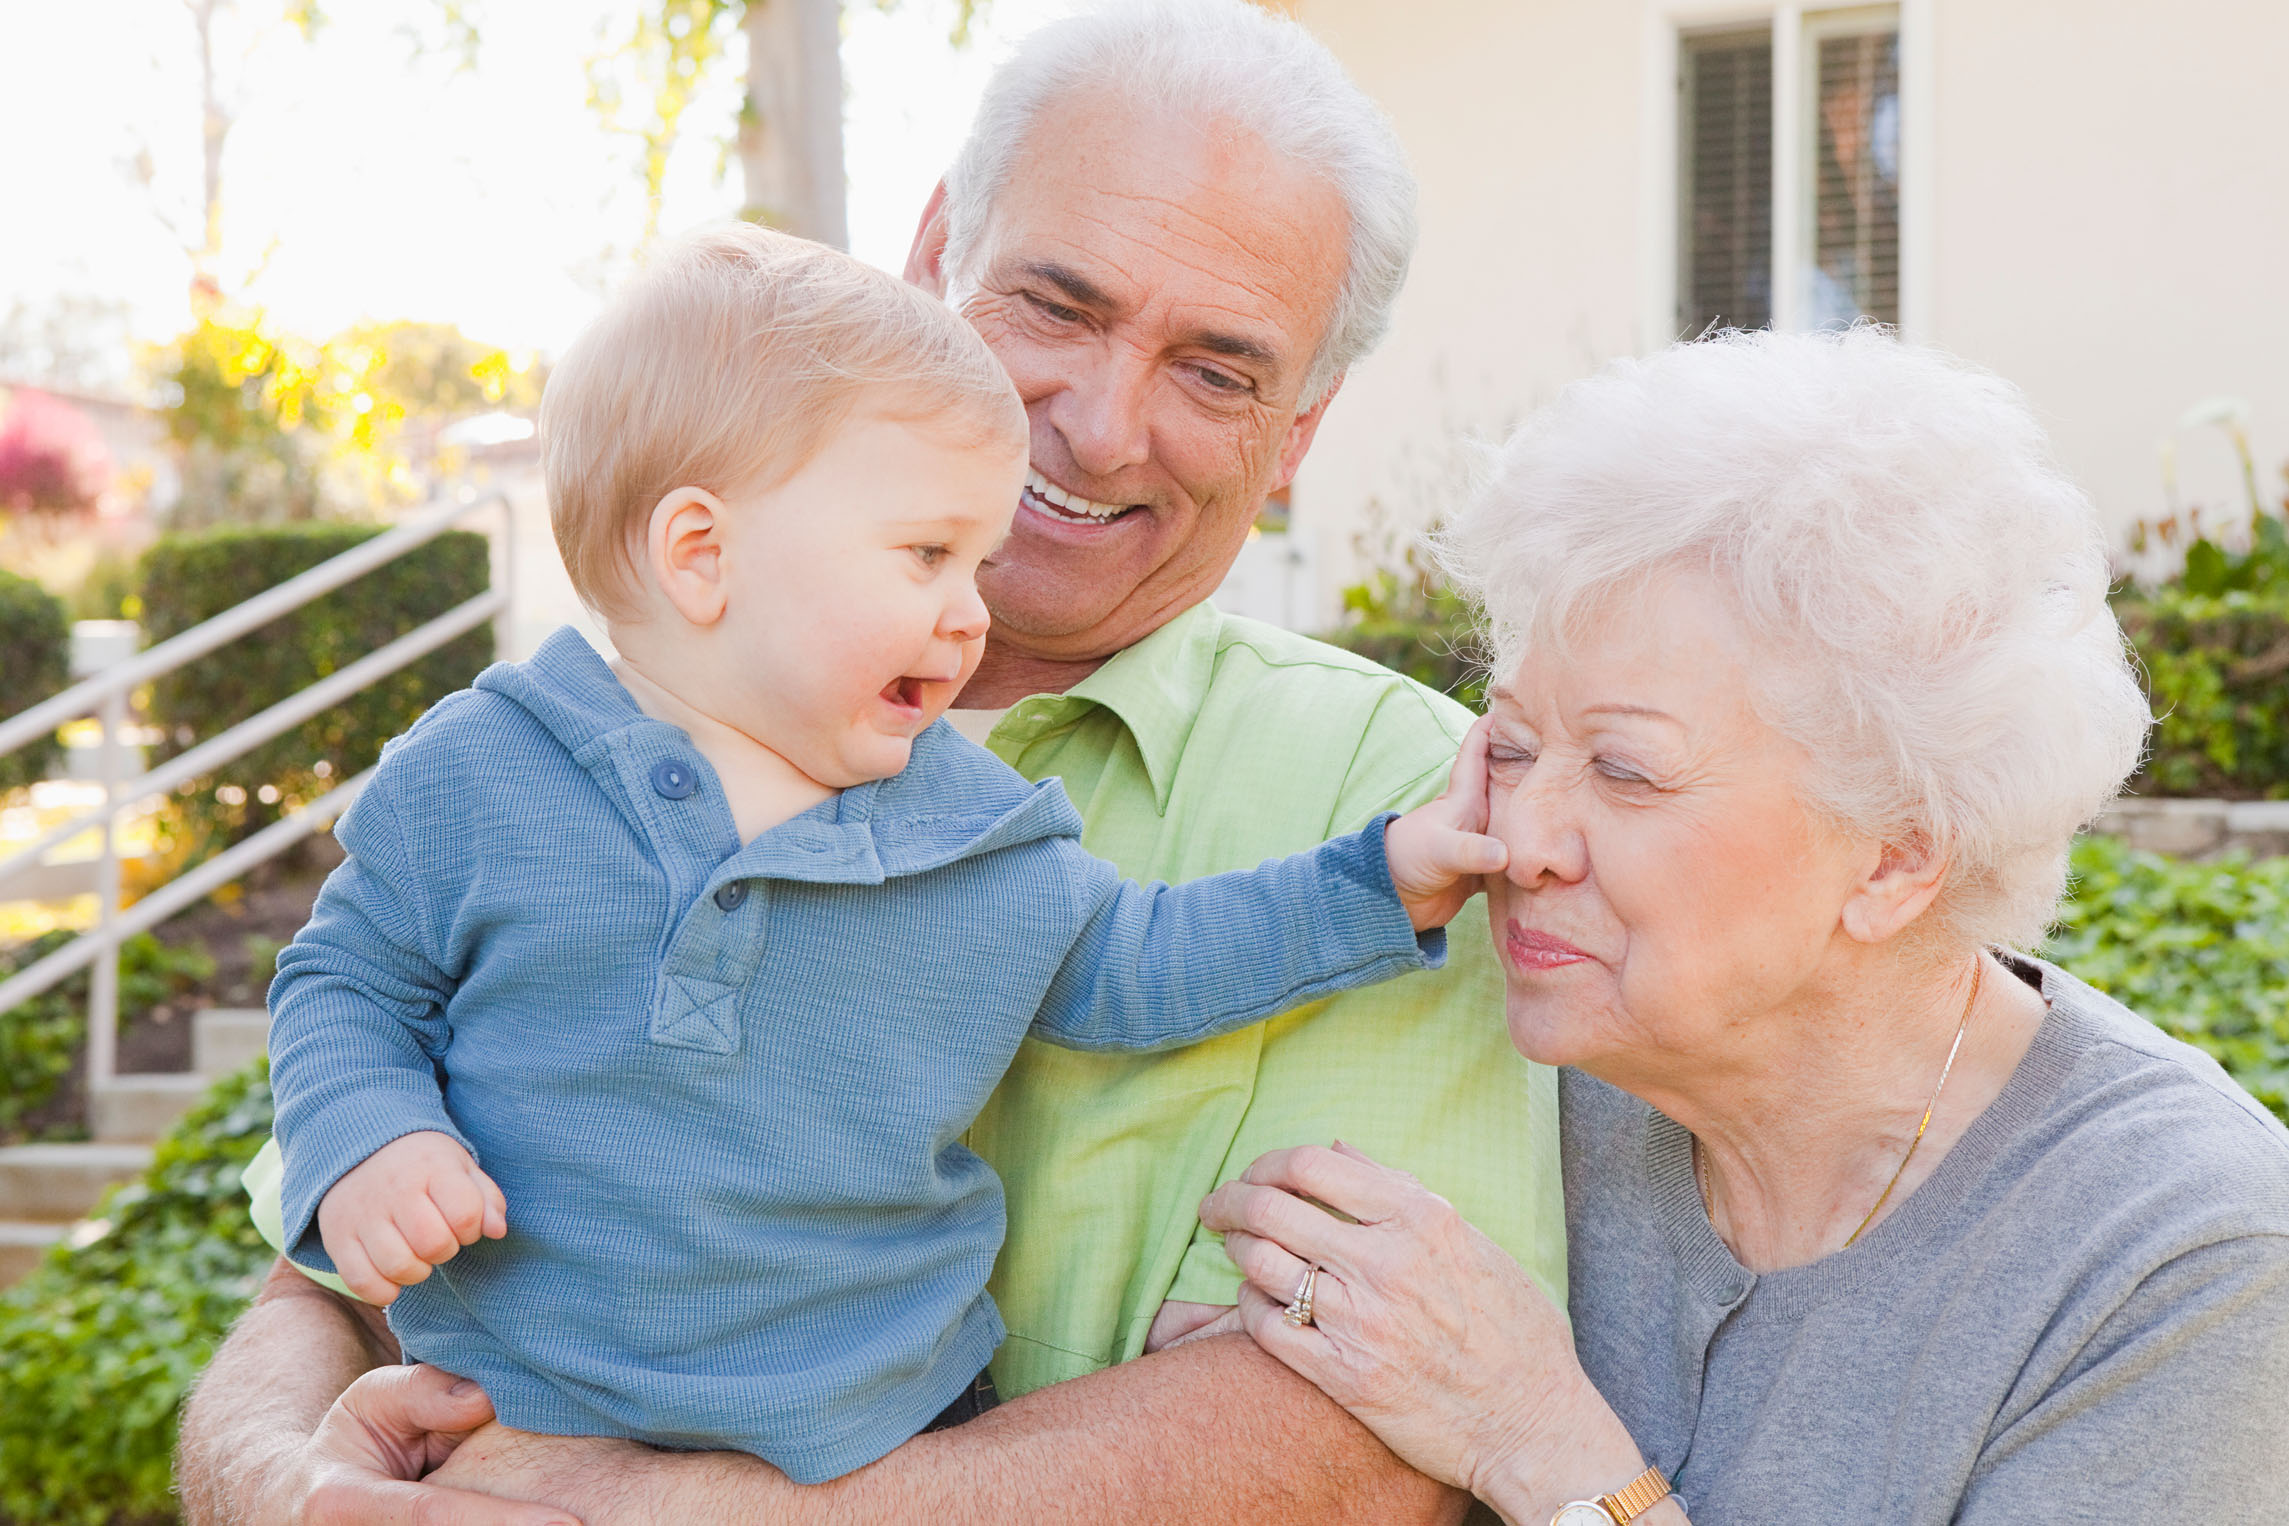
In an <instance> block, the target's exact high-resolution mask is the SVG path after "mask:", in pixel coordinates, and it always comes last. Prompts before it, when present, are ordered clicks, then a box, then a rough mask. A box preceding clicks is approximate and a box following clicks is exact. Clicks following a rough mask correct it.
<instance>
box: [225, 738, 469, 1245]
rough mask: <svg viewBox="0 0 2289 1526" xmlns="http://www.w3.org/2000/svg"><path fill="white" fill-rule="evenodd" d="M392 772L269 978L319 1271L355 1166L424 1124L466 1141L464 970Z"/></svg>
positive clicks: (297, 1188)
mask: <svg viewBox="0 0 2289 1526" xmlns="http://www.w3.org/2000/svg"><path fill="white" fill-rule="evenodd" d="M388 783H389V769H388V765H387V764H386V763H385V764H384V765H383V769H382V772H381V774H380V775H378V776H377V777H376V778H375V779H374V780H373V781H372V782H371V783H369V784H368V785H367V786H366V788H365V789H364V791H363V792H362V793H361V794H360V795H359V797H358V799H357V802H356V803H355V804H354V805H353V806H352V807H351V808H350V811H349V813H348V814H347V815H346V816H344V817H343V819H342V822H341V825H340V827H339V828H338V829H337V833H336V835H337V837H338V838H339V839H340V841H341V843H342V846H343V848H344V849H346V850H347V852H348V857H347V858H346V859H345V860H344V861H343V863H342V865H341V867H340V868H338V869H336V870H335V871H334V872H333V874H332V875H330V876H329V877H328V878H327V880H326V885H325V888H324V889H323V890H321V891H320V892H319V894H318V904H317V906H316V907H315V908H314V909H313V910H312V911H311V914H310V921H309V925H307V926H306V927H304V928H303V929H302V931H301V932H300V933H299V934H298V935H297V936H296V937H295V939H294V941H293V943H291V944H289V945H288V946H287V948H286V951H285V952H284V953H282V954H280V955H279V956H278V978H277V979H276V980H274V981H273V982H272V983H271V987H270V1085H271V1091H272V1093H273V1095H274V1096H275V1098H276V1101H277V1110H278V1119H277V1125H276V1129H277V1136H278V1143H279V1148H280V1150H281V1152H282V1153H283V1155H284V1158H285V1162H286V1172H285V1183H284V1188H283V1198H284V1202H283V1205H282V1206H283V1217H284V1220H285V1226H284V1227H285V1247H286V1254H287V1255H288V1256H289V1257H291V1258H292V1259H293V1260H294V1261H295V1262H296V1263H298V1264H299V1265H301V1266H303V1267H306V1268H309V1269H311V1270H315V1271H322V1272H331V1271H334V1270H336V1268H335V1266H334V1264H333V1262H332V1260H331V1259H330V1258H328V1256H327V1255H326V1252H325V1248H324V1247H323V1246H322V1245H321V1244H320V1243H319V1238H318V1232H317V1222H316V1221H317V1216H318V1204H319V1201H320V1200H321V1199H323V1198H324V1197H325V1195H326V1193H327V1192H328V1191H329V1190H330V1189H331V1188H332V1187H333V1185H334V1183H336V1182H337V1181H340V1180H341V1179H342V1177H343V1175H344V1174H345V1173H347V1172H348V1171H349V1170H350V1169H351V1168H352V1167H354V1166H356V1165H357V1164H358V1163H359V1162H360V1161H363V1160H364V1159H365V1158H366V1157H367V1156H369V1155H371V1154H373V1153H374V1151H376V1150H378V1149H380V1148H381V1147H382V1146H383V1145H386V1144H388V1143H389V1142H390V1141H391V1140H393V1139H398V1138H401V1137H403V1136H404V1135H407V1134H415V1133H420V1132H421V1131H423V1130H426V1129H434V1130H436V1131H437V1132H438V1133H440V1134H446V1135H450V1136H451V1137H452V1138H453V1139H454V1140H456V1141H458V1142H459V1143H460V1145H461V1147H462V1148H463V1149H469V1142H468V1140H466V1139H464V1138H463V1137H462V1135H461V1131H460V1130H459V1129H457V1128H455V1127H454V1125H453V1120H452V1119H451V1118H450V1117H448V1116H447V1114H446V1111H445V1099H444V1095H443V1093H442V1092H441V1091H440V1089H439V1087H438V1082H437V1061H438V1058H439V1057H440V1056H442V1055H443V1054H444V1052H445V1046H446V1043H447V1041H448V1039H449V1038H450V1036H451V1035H450V1030H449V1029H448V1027H447V1024H446V1019H445V1004H446V1002H447V1001H448V1000H449V999H450V998H451V997H452V994H453V989H454V982H453V980H452V979H451V978H450V977H449V976H448V974H447V973H446V971H445V970H444V969H442V968H441V967H440V956H439V954H438V953H437V952H436V942H437V939H436V937H435V934H434V929H433V927H432V926H431V924H430V920H429V918H428V916H427V915H426V911H425V907H426V905H427V904H428V898H427V897H425V896H424V895H423V893H422V888H423V887H422V885H421V883H420V870H419V868H418V867H417V863H421V862H429V863H432V864H434V860H432V859H431V857H430V855H427V854H422V855H418V856H417V855H416V854H414V853H412V852H409V850H408V845H407V843H406V841H405V836H404V832H403V830H402V828H401V826H400V824H399V819H398V816H397V813H396V811H395V810H394V809H393V808H392V806H391V804H390V799H389V796H388V793H387V786H388ZM470 1153H471V1155H472V1156H473V1155H474V1154H475V1153H476V1152H475V1151H474V1150H471V1151H470Z"/></svg>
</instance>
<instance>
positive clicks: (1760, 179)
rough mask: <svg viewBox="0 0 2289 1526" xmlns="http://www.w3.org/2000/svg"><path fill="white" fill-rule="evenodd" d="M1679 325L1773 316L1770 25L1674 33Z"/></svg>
mask: <svg viewBox="0 0 2289 1526" xmlns="http://www.w3.org/2000/svg"><path fill="white" fill-rule="evenodd" d="M1679 41H1680V48H1679V53H1680V58H1679V63H1680V65H1681V67H1680V70H1679V75H1678V91H1679V101H1678V112H1677V121H1678V127H1679V130H1680V136H1681V137H1682V139H1683V142H1682V143H1680V144H1679V162H1678V170H1679V173H1678V177H1677V182H1678V191H1679V201H1680V203H1681V205H1680V206H1679V208H1678V217H1677V227H1678V235H1679V245H1680V247H1679V249H1678V260H1677V274H1678V294H1677V296H1678V300H1677V317H1678V332H1679V336H1680V337H1682V338H1687V339H1690V338H1693V337H1695V336H1697V335H1699V334H1701V333H1702V332H1703V331H1705V330H1706V329H1708V328H1709V327H1710V326H1711V325H1715V326H1718V327H1722V328H1742V329H1759V328H1764V327H1765V326H1767V325H1768V324H1770V323H1771V322H1772V32H1771V29H1770V28H1764V27H1760V28H1758V29H1756V30H1754V31H1730V32H1719V33H1714V34H1707V35H1701V36H1687V37H1684V38H1681V39H1680V40H1679Z"/></svg>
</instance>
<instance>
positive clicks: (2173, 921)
mask: <svg viewBox="0 0 2289 1526" xmlns="http://www.w3.org/2000/svg"><path fill="white" fill-rule="evenodd" d="M2043 953H2044V955H2045V957H2047V958H2049V959H2050V960H2051V961H2052V962H2054V963H2056V964H2058V965H2060V966H2062V967H2064V968H2065V969H2068V970H2071V971H2072V972H2073V973H2075V974H2076V975H2078V976H2080V977H2081V978H2082V979H2084V980H2087V981H2089V982H2090V983H2091V984H2092V985H2094V986H2096V987H2098V988H2099V989H2100V990H2102V991H2104V992H2106V993H2107V994H2108V995H2110V996H2112V997H2113V998H2114V999H2115V1000H2117V1001H2119V1002H2121V1003H2123V1004H2124V1005H2125V1006H2127V1007H2129V1008H2131V1009H2132V1010H2133V1011H2135V1012H2137V1013H2138V1014H2139V1015H2140V1016H2142V1017H2145V1018H2148V1019H2150V1020H2151V1021H2153V1022H2155V1023H2157V1024H2159V1025H2160V1026H2161V1028H2162V1029H2163V1031H2164V1032H2167V1033H2170V1034H2173V1035H2175V1036H2176V1037H2178V1038H2181V1039H2184V1040H2185V1041H2186V1042H2187V1043H2189V1044H2193V1045H2195V1046H2197V1047H2199V1048H2202V1049H2206V1050H2208V1051H2209V1052H2210V1053H2211V1054H2213V1055H2215V1056H2216V1057H2217V1059H2218V1061H2219V1063H2220V1064H2222V1065H2224V1066H2225V1068H2226V1069H2227V1070H2229V1071H2231V1072H2232V1073H2233V1078H2234V1079H2235V1080H2237V1081H2239V1082H2240V1083H2241V1084H2242V1085H2243V1086H2244V1087H2246V1088H2248V1090H2249V1094H2250V1095H2251V1096H2253V1097H2255V1098H2256V1099H2257V1100H2258V1101H2260V1102H2262V1103H2264V1104H2265V1105H2266V1106H2267V1107H2269V1108H2271V1109H2273V1111H2274V1113H2275V1114H2277V1115H2278V1116H2279V1117H2280V1118H2281V1119H2282V1121H2283V1122H2289V858H2268V859H2260V860H2258V861H2257V862H2255V863H2252V862H2250V861H2249V860H2247V859H2245V858H2242V857H2239V856H2233V857H2228V858H2222V859H2218V860H2215V861H2213V862H2209V863H2186V862H2182V861H2180V860H2178V859H2172V858H2164V857H2162V856H2161V855H2159V854H2155V853H2140V852H2136V851H2134V850H2132V849H2131V848H2129V847H2126V846H2125V845H2124V844H2123V843H2122V842H2121V841H2119V840H2118V839H2116V838H2112V837H2086V838H2084V839H2082V840H2081V841H2080V842H2078V843H2076V844H2075V848H2074V887H2073V889H2072V891H2071V892H2070V893H2069V895H2068V897H2067V901H2066V904H2065V905H2064V906H2063V907H2061V908H2060V912H2059V920H2058V925H2057V929H2056V931H2054V933H2053V934H2052V936H2051V940H2050V942H2049V944H2048V945H2047V946H2046V947H2045V948H2044V950H2043Z"/></svg>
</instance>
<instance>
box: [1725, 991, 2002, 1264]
mask: <svg viewBox="0 0 2289 1526" xmlns="http://www.w3.org/2000/svg"><path fill="white" fill-rule="evenodd" d="M1986 979H1987V960H1986V959H1985V957H1984V956H1982V957H1980V959H1979V962H1978V963H1977V964H1976V965H1974V966H1973V967H1972V971H1971V995H1970V996H1969V997H1968V998H1967V999H1966V1000H1965V1001H1964V1003H1963V1018H1962V1020H1961V1021H1960V1022H1958V1023H1957V1024H1956V1025H1955V1042H1954V1043H1952V1044H1950V1045H1948V1046H1947V1063H1946V1064H1944V1065H1942V1066H1940V1067H1939V1084H1938V1085H1937V1086H1934V1087H1933V1088H1932V1089H1931V1100H1930V1101H1929V1102H1926V1103H1925V1104H1924V1105H1923V1121H1922V1122H1921V1123H1918V1124H1917V1125H1916V1126H1915V1138H1913V1139H1911V1140H1909V1141H1908V1147H1907V1154H1905V1155H1903V1156H1901V1157H1900V1168H1899V1169H1898V1170H1897V1171H1894V1172H1893V1173H1892V1179H1891V1180H1890V1181H1888V1182H1886V1183H1884V1190H1883V1194H1882V1195H1881V1196H1880V1197H1878V1198H1877V1199H1876V1206H1875V1207H1873V1208H1871V1209H1869V1210H1868V1216H1867V1217H1866V1218H1864V1219H1862V1220H1861V1221H1860V1227H1859V1228H1858V1229H1855V1230H1853V1231H1852V1233H1851V1234H1850V1235H1849V1236H1848V1237H1846V1239H1845V1241H1844V1243H1843V1245H1842V1246H1840V1247H1839V1249H1842V1250H1850V1249H1851V1248H1852V1242H1853V1241H1854V1240H1857V1239H1859V1238H1860V1236H1861V1235H1863V1234H1865V1233H1866V1232H1867V1229H1868V1226H1869V1225H1870V1224H1873V1223H1874V1222H1875V1221H1876V1215H1877V1214H1879V1213H1882V1212H1883V1211H1884V1204H1886V1203H1888V1202H1890V1201H1891V1200H1892V1189H1893V1188H1894V1187H1897V1186H1898V1185H1899V1184H1900V1178H1901V1177H1903V1176H1905V1175H1907V1168H1908V1162H1909V1161H1911V1160H1914V1159H1915V1147H1916V1146H1917V1145H1919V1144H1922V1143H1923V1131H1924V1130H1925V1129H1928V1128H1930V1127H1931V1112H1932V1109H1933V1108H1935V1107H1937V1106H1939V1094H1940V1093H1941V1092H1943V1091H1945V1090H1946V1089H1947V1078H1948V1076H1949V1074H1950V1073H1952V1072H1953V1071H1954V1069H1955V1056H1956V1054H1957V1053H1958V1052H1959V1051H1961V1049H1962V1048H1963V1035H1964V1034H1965V1033H1966V1032H1968V1031H1969V1030H1970V1027H1971V1009H1972V1008H1974V1007H1976V1006H1978V1005H1979V987H1980V986H1981V984H1983V983H1984V982H1985V981H1986ZM1693 1179H1694V1181H1695V1182H1696V1183H1698V1184H1699V1186H1700V1188H1701V1210H1702V1212H1704V1213H1706V1214H1707V1215H1708V1216H1709V1227H1710V1228H1712V1229H1714V1228H1715V1227H1716V1223H1717V1205H1716V1202H1715V1200H1714V1199H1712V1198H1711V1197H1710V1195H1709V1163H1708V1158H1707V1157H1706V1156H1705V1155H1703V1154H1702V1153H1701V1141H1700V1139H1699V1137H1698V1136H1696V1137H1695V1138H1694V1140H1693Z"/></svg>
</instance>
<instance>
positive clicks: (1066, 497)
mask: <svg viewBox="0 0 2289 1526" xmlns="http://www.w3.org/2000/svg"><path fill="white" fill-rule="evenodd" d="M1025 486H1026V489H1027V491H1029V492H1031V493H1032V494H1033V496H1034V497H1036V498H1039V499H1040V500H1042V501H1043V502H1044V503H1050V504H1055V505H1056V506H1057V507H1058V508H1060V509H1063V510H1064V511H1065V512H1066V513H1067V514H1068V515H1071V516H1074V517H1077V518H1083V519H1111V518H1112V517H1113V516H1114V515H1116V514H1123V513H1126V512H1127V511H1128V510H1129V509H1131V508H1133V507H1134V505H1132V504H1126V503H1099V502H1097V500H1096V499H1094V498H1083V497H1082V496H1081V495H1080V494H1079V493H1068V492H1066V491H1065V490H1064V489H1063V488H1061V487H1059V486H1058V485H1057V484H1056V483H1054V482H1051V481H1050V480H1049V479H1048V478H1047V477H1044V476H1042V475H1041V473H1039V472H1033V471H1029V472H1027V473H1026V474H1025Z"/></svg>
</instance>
